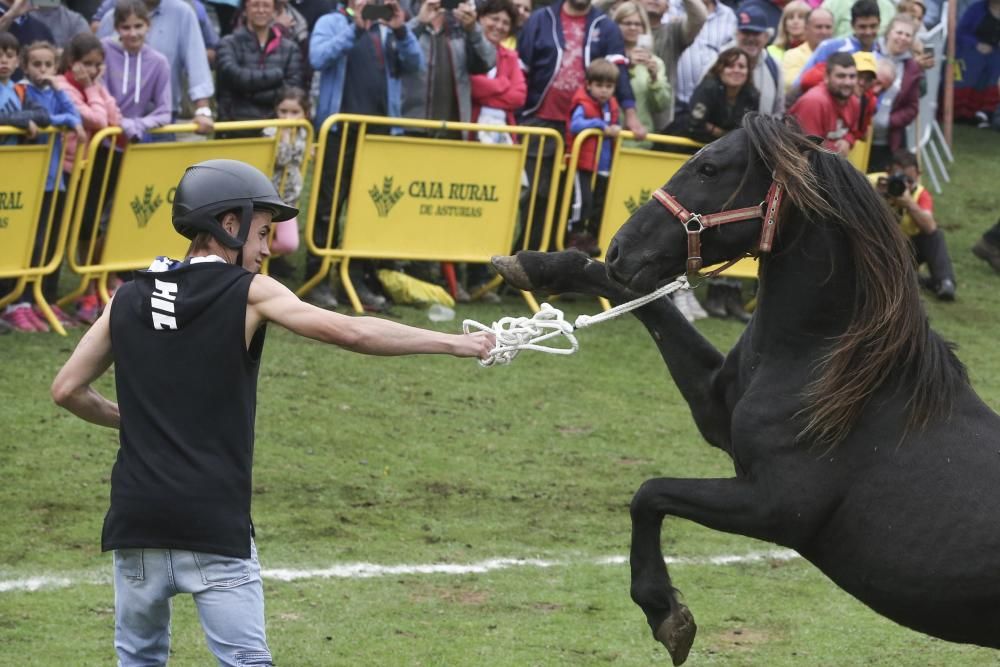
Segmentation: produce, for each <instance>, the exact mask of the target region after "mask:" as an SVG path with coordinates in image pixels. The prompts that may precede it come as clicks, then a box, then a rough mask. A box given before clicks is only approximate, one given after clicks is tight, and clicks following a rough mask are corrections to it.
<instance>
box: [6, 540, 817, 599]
mask: <svg viewBox="0 0 1000 667" xmlns="http://www.w3.org/2000/svg"><path fill="white" fill-rule="evenodd" d="M795 558H799V555H798V554H797V553H795V552H794V551H791V550H789V549H775V550H771V551H751V552H749V553H745V554H721V555H718V556H700V557H677V558H673V557H671V558H665V559H664V561H665V562H666V563H667V565H739V564H743V563H760V562H762V561H768V560H772V561H773V560H778V561H787V560H793V559H795ZM626 563H628V558H627V557H626V556H605V557H602V558H592V559H570V560H542V559H538V558H493V559H490V560H484V561H479V562H478V563H467V564H464V565H462V564H453V563H432V564H412V565H406V564H404V565H378V564H375V563H344V564H341V565H333V566H330V567H326V568H320V569H310V570H293V569H288V568H265V569H264V570H263V576H264V578H265V579H274V580H277V581H299V580H301V579H370V578H372V577H391V576H399V575H407V574H451V575H461V574H482V573H485V572H493V571H496V570H505V569H508V568H513V567H533V568H546V567H567V566H573V565H624V564H626ZM110 582H111V577H110V576H109V575H108V574H101V573H97V572H90V573H79V574H75V575H37V576H33V577H27V578H21V579H0V593H9V592H13V591H29V592H30V591H39V590H47V589H53V588H69V587H71V586H76V585H79V584H107V583H110Z"/></svg>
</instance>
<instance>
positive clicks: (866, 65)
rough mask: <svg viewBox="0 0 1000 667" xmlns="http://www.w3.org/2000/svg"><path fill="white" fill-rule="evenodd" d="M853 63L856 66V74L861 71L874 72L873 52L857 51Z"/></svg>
mask: <svg viewBox="0 0 1000 667" xmlns="http://www.w3.org/2000/svg"><path fill="white" fill-rule="evenodd" d="M854 64H855V65H856V66H857V68H858V74H860V73H861V72H871V73H872V74H875V54H874V53H870V52H868V51H857V52H856V53H855V54H854Z"/></svg>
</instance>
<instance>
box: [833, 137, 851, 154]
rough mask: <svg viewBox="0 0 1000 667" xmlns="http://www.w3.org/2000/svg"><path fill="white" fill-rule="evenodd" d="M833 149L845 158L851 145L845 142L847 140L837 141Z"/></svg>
mask: <svg viewBox="0 0 1000 667" xmlns="http://www.w3.org/2000/svg"><path fill="white" fill-rule="evenodd" d="M833 148H834V150H835V151H837V152H838V153H840V154H841V155H843V156H844V157H847V154H848V153H850V152H851V144H850V142H848V141H847V139H837V142H836V143H835V144H834V145H833Z"/></svg>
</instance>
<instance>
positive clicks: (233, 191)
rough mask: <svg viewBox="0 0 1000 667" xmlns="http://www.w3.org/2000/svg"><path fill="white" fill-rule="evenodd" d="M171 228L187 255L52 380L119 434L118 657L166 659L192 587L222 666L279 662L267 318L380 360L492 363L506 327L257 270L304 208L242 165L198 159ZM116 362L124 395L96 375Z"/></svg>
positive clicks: (70, 406) (128, 298)
mask: <svg viewBox="0 0 1000 667" xmlns="http://www.w3.org/2000/svg"><path fill="white" fill-rule="evenodd" d="M173 207H174V208H173V224H174V228H175V229H176V230H177V231H178V232H179V233H180V234H182V235H184V236H185V237H187V238H189V239H191V248H190V250H189V253H188V257H187V259H185V260H184V261H183V262H176V261H173V260H169V259H167V258H162V257H161V258H158V259H157V260H156V261H155V262H154V263H153V265H152V266H151V267H150V269H149V270H148V271H138V272H136V275H135V279H134V281H132V282H129V283H126V284H125V285H123V286H122V287H121V288H119V290H118V291H117V292H116V294H115V298H114V300H113V301H112V303H110V304H108V307H107V308H106V309H105V310H104V313H103V314H102V315H101V317H100V319H99V320H98V321H97V322H96V323H95V324H94V326H93V327H92V328H91V329H90V331H88V332H87V333H86V335H84V337H83V338H82V339H81V341H80V343H79V345H78V346H77V348H76V350H74V352H73V354H72V356H71V357H70V359H69V361H67V362H66V365H65V366H63V367H62V369H61V370H60V371H59V374H58V375H57V376H56V378H55V381H54V382H53V384H52V396H53V398H54V399H55V401H56V403H58V404H59V405H60V406H62V407H64V408H66V409H67V410H69V411H70V412H72V413H73V414H75V415H77V416H78V417H80V418H82V419H84V420H86V421H89V422H92V423H94V424H98V425H101V426H108V427H110V428H116V429H119V430H120V443H121V447H120V449H119V451H118V458H117V461H116V462H115V466H114V468H113V470H112V472H111V508H110V510H109V511H108V514H107V515H106V517H105V520H104V530H103V534H102V538H101V546H102V549H104V550H105V551H114V582H115V648H116V650H117V652H118V657H119V660H120V662H119V664H120V665H122V666H124V667H129V666H132V665H140V664H142V665H147V664H157V665H160V664H166V662H167V657H168V652H169V648H170V646H169V644H170V598H171V597H172V596H173V595H175V594H176V593H178V592H182V593H190V594H192V595H193V597H194V601H195V604H196V605H197V607H198V613H199V616H200V618H201V623H202V626H203V627H204V629H205V634H206V637H207V639H208V644H209V648H210V649H211V650H212V652H213V653H214V654H215V656H216V658H217V659H218V660H219V663H220V664H222V665H230V666H236V665H250V664H253V665H271V664H272V660H271V654H270V651H269V650H268V647H267V641H266V638H265V634H264V596H263V588H262V585H261V580H260V564H259V563H258V561H257V555H256V548H255V545H254V541H253V536H254V530H253V523H252V521H251V518H250V495H251V467H252V459H253V448H254V416H255V413H256V403H257V373H258V369H259V367H260V358H261V352H262V349H263V345H264V334H265V325H266V324H267V322H275V323H277V324H280V325H281V326H283V327H285V328H287V329H289V330H291V331H293V332H295V333H297V334H299V335H301V336H305V337H308V338H313V339H315V340H319V341H322V342H326V343H331V344H334V345H338V346H340V347H343V348H346V349H348V350H352V351H355V352H362V353H366V354H376V355H398V354H418V353H427V354H433V353H437V354H451V355H454V356H457V357H480V358H483V357H485V356H486V355H487V354H488V352H489V350H490V349H491V347H492V345H493V337H492V336H491V335H489V334H485V335H475V334H470V335H450V334H443V333H438V332H433V331H427V330H424V329H417V328H413V327H408V326H405V325H402V324H398V323H395V322H391V321H388V320H380V319H373V318H367V317H359V318H354V317H347V316H343V315H338V314H337V313H333V312H330V311H326V310H322V309H320V308H317V307H315V306H311V305H309V304H306V303H304V302H302V301H300V300H299V299H298V298H296V297H295V295H294V294H292V293H291V292H290V291H289V290H288V289H287V288H285V287H284V286H283V285H281V283H279V282H277V281H275V280H274V279H272V278H269V277H266V276H261V275H257V271H258V270H259V269H260V266H261V262H262V261H263V260H264V258H266V257H267V256H268V255H269V254H270V253H269V251H268V247H267V243H268V238H269V233H270V226H271V223H272V222H280V221H282V220H288V219H290V218H292V217H294V216H295V214H296V213H297V211H296V210H295V209H293V208H290V207H288V206H286V205H285V204H284V202H283V201H282V200H281V198H280V197H279V196H278V193H277V192H276V191H275V189H274V186H273V185H272V184H271V180H270V179H269V178H267V177H266V176H264V174H262V173H261V172H260V171H258V170H257V169H255V168H253V167H250V166H248V165H246V164H244V163H242V162H236V161H233V160H209V161H207V162H202V163H200V164H196V165H194V166H192V167H190V168H189V169H188V170H187V172H186V173H185V174H184V177H183V178H182V179H181V182H180V184H179V185H178V187H177V190H176V195H175V199H174V204H173ZM111 364H115V384H116V390H117V398H118V402H117V403H115V402H113V401H110V400H108V399H107V398H105V397H103V396H101V395H100V394H99V393H98V392H97V391H96V390H95V389H94V388H93V387H92V386H91V385H92V383H93V382H94V381H95V380H96V379H97V378H99V377H100V376H101V375H102V374H103V373H104V372H105V371H107V370H108V368H109V367H110V366H111Z"/></svg>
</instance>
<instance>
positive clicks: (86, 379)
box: [52, 304, 121, 428]
mask: <svg viewBox="0 0 1000 667" xmlns="http://www.w3.org/2000/svg"><path fill="white" fill-rule="evenodd" d="M110 322H111V305H110V304H109V305H108V307H107V308H105V309H104V312H103V313H102V314H101V317H100V318H98V320H97V322H95V323H94V325H93V326H92V327H90V330H89V331H87V333H85V334H84V335H83V338H81V339H80V342H79V344H78V345H77V346H76V349H75V350H73V354H72V355H70V358H69V361H67V362H66V364H65V365H64V366H63V367H62V368H61V369H60V370H59V373H58V374H57V375H56V379H55V380H53V381H52V400H54V401H55V402H56V404H57V405H59V406H60V407H63V408H66V409H67V410H69V411H70V412H72V413H73V414H74V415H76V416H77V417H79V418H80V419H84V420H86V421H89V422H91V423H93V424H97V425H99V426H107V427H109V428H119V426H120V424H121V419H120V417H119V414H118V404H117V403H114V402H112V401H109V400H108V399H106V398H104V397H103V396H101V395H100V394H99V393H98V392H97V390H96V389H94V388H93V387H91V386H90V385H91V383H92V382H94V381H95V380H96V379H97V378H99V377H101V376H102V375H103V374H104V372H105V371H107V370H108V369H109V368H110V367H111V363H112V361H113V360H114V359H113V357H112V356H111V324H110Z"/></svg>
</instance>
